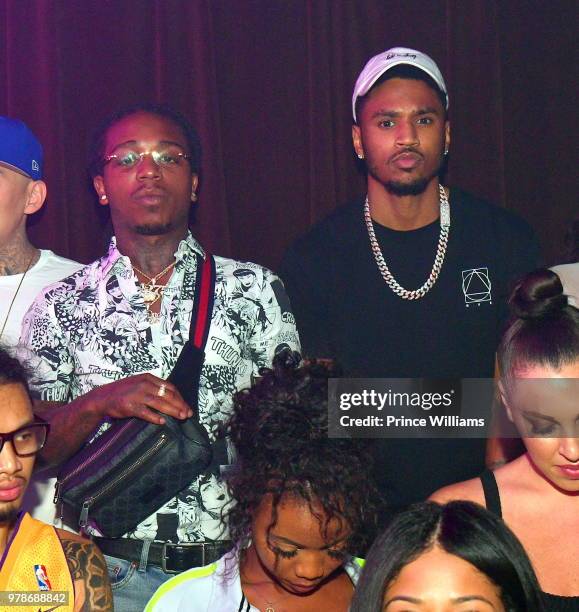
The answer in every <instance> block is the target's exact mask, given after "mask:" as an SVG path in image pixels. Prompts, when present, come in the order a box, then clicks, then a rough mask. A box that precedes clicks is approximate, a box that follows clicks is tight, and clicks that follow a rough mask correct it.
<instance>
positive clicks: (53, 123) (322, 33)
mask: <svg viewBox="0 0 579 612" xmlns="http://www.w3.org/2000/svg"><path fill="white" fill-rule="evenodd" d="M577 6H578V5H577V3H576V1H575V0H568V1H563V0H543V1H539V2H531V1H523V0H309V1H308V0H188V1H186V0H114V1H112V0H99V1H94V0H82V1H78V0H0V83H1V84H2V86H1V90H0V113H1V114H6V115H10V116H13V117H20V118H21V119H23V120H24V121H26V122H27V123H28V124H29V125H30V126H31V127H32V129H33V130H34V131H35V132H36V133H37V134H38V136H39V137H40V139H41V140H42V142H43V143H44V146H45V151H46V172H45V173H46V181H47V183H48V186H49V197H48V203H47V205H46V206H45V208H44V210H43V211H42V212H41V213H39V214H38V215H37V216H36V218H34V219H32V220H31V223H30V233H31V236H32V238H33V240H34V242H35V243H36V244H37V245H38V246H42V247H48V248H52V249H54V250H56V251H57V252H59V253H62V254H64V255H68V256H70V257H73V258H76V259H79V260H81V261H85V262H88V261H90V260H92V259H94V258H95V257H97V256H99V255H100V254H101V253H102V251H103V248H104V245H105V244H106V240H107V237H108V232H109V231H110V230H109V228H108V222H107V215H106V214H103V213H105V210H104V209H103V207H99V206H98V204H97V202H96V198H95V197H94V196H93V194H92V192H91V189H90V183H89V181H88V177H87V174H86V170H85V166H86V149H87V143H88V140H89V138H90V134H91V132H92V131H93V129H94V127H95V126H96V125H97V124H98V123H99V122H100V121H101V120H102V119H103V117H105V116H106V115H108V114H109V113H111V112H112V111H114V110H115V109H117V108H118V107H119V106H121V105H125V104H129V103H134V102H137V101H160V102H168V103H170V104H172V105H173V106H174V107H176V108H177V109H179V110H181V111H182V112H184V113H185V114H186V115H187V116H189V117H190V119H191V120H192V121H193V123H194V125H195V126H196V127H197V129H198V131H199V133H200V136H201V139H202V142H203V147H204V155H203V171H202V187H201V194H200V202H199V206H198V211H197V215H196V223H195V225H194V227H193V230H194V233H195V235H196V236H197V237H198V238H199V239H200V240H201V241H202V242H203V243H204V244H205V245H206V246H207V247H208V248H209V249H211V250H212V251H214V252H216V253H219V254H223V255H229V256H234V257H237V258H243V259H251V260H254V261H258V262H260V263H264V264H266V265H268V266H270V267H273V268H274V269H275V268H276V266H277V264H278V262H279V259H280V257H281V254H282V252H283V250H284V249H285V247H286V246H287V245H288V244H289V242H290V241H291V240H293V239H294V238H295V237H296V236H298V235H299V234H301V233H303V232H304V231H306V230H307V229H308V227H310V225H311V224H312V223H313V222H315V221H316V220H318V219H320V218H321V217H323V216H324V215H325V214H327V213H328V212H329V211H331V210H332V209H333V208H334V207H335V206H337V205H338V204H339V203H342V202H344V201H346V200H348V199H349V198H352V197H354V196H356V195H358V194H360V193H362V192H363V185H364V183H363V177H362V175H361V173H360V171H359V168H358V167H357V165H356V162H355V158H354V155H353V153H352V148H351V140H350V128H351V115H350V98H351V91H352V87H353V84H354V81H355V79H356V76H357V74H358V73H359V71H360V70H361V68H362V66H363V65H364V63H365V61H366V60H367V59H368V58H369V56H371V55H372V54H375V53H377V52H379V51H382V50H384V49H385V48H388V47H391V46H395V45H403V46H410V47H416V48H418V49H421V50H423V51H425V52H427V53H428V54H430V55H431V56H432V57H433V58H434V59H435V60H436V61H437V62H438V63H439V65H440V68H441V70H442V72H443V74H444V76H445V78H446V81H447V85H448V87H449V94H450V117H451V122H452V147H451V157H450V164H449V175H448V180H449V183H450V184H456V185H460V186H461V187H464V188H466V189H469V190H471V191H473V192H475V193H477V194H479V195H482V196H485V197H487V198H490V199H492V200H494V201H495V202H498V203H500V204H502V205H503V206H505V207H506V208H509V209H512V210H514V211H516V212H518V213H519V214H521V215H522V216H523V217H525V218H526V219H527V220H528V221H529V222H530V223H531V224H532V225H533V226H534V227H535V228H536V230H537V231H538V233H539V236H540V238H541V241H542V243H543V247H544V253H545V260H546V261H547V262H549V263H551V262H554V261H556V260H558V259H559V258H560V255H561V250H562V238H563V235H564V232H565V229H566V227H567V226H568V224H569V223H570V221H571V219H572V218H573V217H574V216H575V215H576V214H577V181H576V174H577V170H576V169H577V160H576V150H577V145H576V138H577V128H576V106H577V97H578V92H577V89H576V87H575V86H574V83H576V82H577V74H576V66H577V63H578V62H577V55H576V39H577V27H576V23H577ZM328 256H331V253H328Z"/></svg>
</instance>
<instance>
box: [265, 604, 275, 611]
mask: <svg viewBox="0 0 579 612" xmlns="http://www.w3.org/2000/svg"><path fill="white" fill-rule="evenodd" d="M265 612H275V608H274V607H273V606H272V605H271V604H267V606H265Z"/></svg>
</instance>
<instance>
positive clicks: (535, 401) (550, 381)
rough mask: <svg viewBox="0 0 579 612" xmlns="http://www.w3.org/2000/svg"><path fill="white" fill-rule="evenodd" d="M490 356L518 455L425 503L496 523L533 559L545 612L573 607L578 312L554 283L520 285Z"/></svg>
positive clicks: (578, 542) (577, 554)
mask: <svg viewBox="0 0 579 612" xmlns="http://www.w3.org/2000/svg"><path fill="white" fill-rule="evenodd" d="M510 304H511V308H512V311H513V314H514V318H513V319H512V321H511V323H510V325H509V327H508V329H507V331H506V332H505V334H504V336H503V338H502V340H501V343H500V346H499V350H498V353H497V359H498V365H499V370H500V380H499V388H500V392H501V396H502V400H503V404H504V406H505V409H506V411H507V414H508V416H509V418H510V420H511V421H512V422H513V423H514V424H515V426H516V428H517V429H518V431H519V433H520V435H521V437H522V439H523V442H524V444H525V447H526V452H525V453H524V454H523V455H522V456H521V457H519V458H518V459H515V460H514V461H511V462H510V463H507V464H506V465H504V466H502V467H500V468H498V469H496V470H495V471H494V472H491V471H487V472H485V473H484V474H483V475H482V476H481V477H480V478H476V479H473V480H469V481H466V482H462V483H458V484H455V485H451V486H448V487H445V488H443V489H440V490H439V491H438V492H436V493H435V494H434V495H433V496H432V499H434V500H435V501H448V500H451V499H468V500H472V501H475V502H477V503H479V504H482V505H484V506H486V507H487V508H488V509H489V510H491V511H492V512H494V513H495V514H497V515H498V516H501V517H502V518H503V519H504V521H505V523H506V524H507V525H508V526H509V527H510V528H511V529H512V530H513V532H514V533H515V534H516V535H517V537H518V538H519V539H520V541H521V543H522V544H523V546H524V547H525V549H526V551H527V552H528V554H529V557H530V558H531V561H532V563H533V566H534V568H535V571H536V573H537V577H538V579H539V583H540V585H541V588H542V589H543V591H544V593H543V599H544V604H545V609H546V610H549V611H554V612H555V611H557V612H559V611H560V612H564V611H571V610H573V611H575V612H577V611H578V610H579V399H578V398H579V311H578V310H577V308H575V307H574V306H571V305H570V304H569V303H568V300H567V296H566V295H565V294H564V292H563V286H562V285H561V281H560V279H559V277H558V276H557V275H556V274H555V273H554V272H552V271H551V270H538V271H536V272H533V273H531V274H529V275H528V276H526V277H525V278H524V279H523V280H522V281H520V282H519V284H518V285H517V287H516V288H515V291H514V292H513V294H512V296H511V300H510Z"/></svg>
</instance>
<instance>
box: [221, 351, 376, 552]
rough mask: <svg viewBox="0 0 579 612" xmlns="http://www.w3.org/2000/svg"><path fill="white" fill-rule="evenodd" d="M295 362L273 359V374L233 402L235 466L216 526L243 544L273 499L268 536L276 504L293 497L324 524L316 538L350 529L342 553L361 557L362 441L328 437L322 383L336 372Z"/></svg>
mask: <svg viewBox="0 0 579 612" xmlns="http://www.w3.org/2000/svg"><path fill="white" fill-rule="evenodd" d="M298 362H299V355H298V354H297V353H293V354H292V353H291V352H289V351H285V352H282V353H280V354H279V355H277V356H276V357H275V359H274V362H273V369H263V370H262V371H261V372H260V375H261V376H262V378H261V379H260V381H259V382H258V383H257V384H256V385H255V386H254V387H252V388H251V389H247V390H245V391H241V392H240V393H238V394H237V395H236V397H235V402H234V408H233V414H232V416H231V419H230V421H229V424H228V430H229V435H230V436H231V439H232V441H233V443H234V445H235V448H236V451H237V454H238V463H237V466H236V469H234V470H233V471H232V473H231V475H230V476H228V478H227V483H228V486H229V489H230V493H231V496H232V498H233V500H234V502H233V504H232V506H230V507H228V508H227V509H226V510H225V512H224V516H223V520H224V522H226V523H227V524H228V528H229V533H230V535H231V539H232V540H233V541H234V542H235V543H237V544H242V545H245V544H246V543H247V542H248V540H249V539H250V537H251V525H252V520H253V517H254V514H255V512H256V511H257V509H258V507H259V505H260V503H261V501H262V499H263V498H264V496H266V495H268V494H270V495H271V496H272V523H271V525H270V529H271V528H272V527H273V526H274V525H275V523H276V520H277V507H278V505H279V503H280V501H281V500H282V498H283V497H284V495H292V496H294V497H296V498H298V499H302V500H304V502H306V503H307V504H308V505H309V507H310V509H311V511H312V513H313V514H314V515H315V516H317V517H318V518H319V520H320V521H321V522H322V521H323V523H322V533H324V532H325V530H326V529H327V528H328V525H329V523H330V521H333V520H337V521H338V523H339V524H340V526H342V527H346V528H349V530H350V537H349V541H348V543H347V546H348V549H349V550H350V552H356V553H361V552H363V551H365V548H366V546H367V544H368V543H369V539H370V538H371V537H372V535H373V531H374V529H375V528H376V522H377V519H376V507H375V502H376V499H377V497H378V495H377V492H376V490H375V489H374V486H373V484H372V483H371V481H370V479H369V477H368V476H367V475H368V473H369V471H370V470H369V467H370V461H371V458H370V455H369V453H368V451H367V449H366V446H365V444H366V443H365V442H364V441H361V440H351V439H330V438H328V412H327V410H328V378H330V377H335V376H337V375H338V371H337V370H336V369H335V368H334V367H333V366H332V365H329V364H327V363H321V362H318V361H315V360H314V361H311V362H309V363H308V364H306V365H304V366H302V367H300V368H297V367H296V365H297V363H298ZM320 508H321V509H322V511H323V516H320V511H319V509H320ZM316 509H317V510H316ZM353 549H355V550H353Z"/></svg>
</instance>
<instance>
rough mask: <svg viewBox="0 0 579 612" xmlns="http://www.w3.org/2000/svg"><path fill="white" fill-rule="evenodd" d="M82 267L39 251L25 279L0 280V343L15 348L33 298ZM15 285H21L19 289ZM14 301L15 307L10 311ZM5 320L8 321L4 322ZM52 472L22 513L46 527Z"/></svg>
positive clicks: (32, 489) (39, 477)
mask: <svg viewBox="0 0 579 612" xmlns="http://www.w3.org/2000/svg"><path fill="white" fill-rule="evenodd" d="M82 266H83V264H81V263H78V262H77V261H72V260H71V259H65V258H64V257H60V256H58V255H55V254H54V253H53V252H52V251H48V250H45V249H42V250H41V251H40V258H39V259H38V261H37V262H36V263H35V264H34V265H33V266H32V268H30V270H28V272H27V273H26V276H24V275H23V274H12V275H10V276H0V329H1V328H2V326H3V325H4V322H6V326H5V327H4V333H3V334H2V338H1V339H0V341H1V343H2V345H3V346H5V347H6V346H7V347H13V346H16V344H18V339H19V338H20V327H21V324H22V319H23V318H24V315H25V314H26V311H27V310H28V308H29V307H30V305H31V304H32V302H33V301H34V299H35V298H36V296H37V295H38V294H39V293H40V292H41V291H42V290H43V289H44V288H45V287H47V286H48V285H52V283H55V282H56V281H59V280H62V279H63V278H66V277H67V276H70V275H71V274H73V273H74V272H76V271H77V270H79V269H80V268H82ZM23 277H24V278H23ZM21 281H22V283H21ZM20 283H21V284H20ZM18 285H20V288H19V289H18ZM16 291H18V293H16ZM13 299H14V303H13V304H12V308H10V304H11V303H12V300H13ZM9 311H10V314H9ZM7 316H8V319H6V317H7ZM53 472H54V470H51V471H50V472H46V473H42V472H41V473H39V474H36V475H34V476H33V477H32V480H31V482H30V486H29V487H28V490H27V491H26V495H25V498H24V502H23V505H24V509H25V510H27V511H29V512H30V514H31V515H32V516H33V517H34V518H35V519H38V520H40V521H44V522H46V523H48V524H52V523H53V522H54V514H55V513H54V503H53V502H52V499H53V497H54V484H55V482H56V479H55V478H54V477H53Z"/></svg>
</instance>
